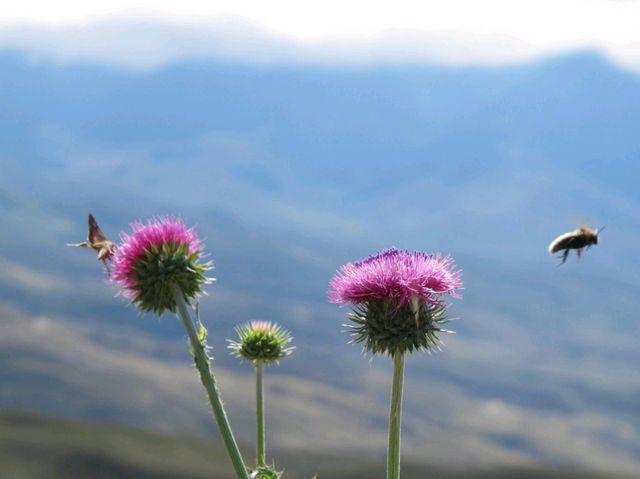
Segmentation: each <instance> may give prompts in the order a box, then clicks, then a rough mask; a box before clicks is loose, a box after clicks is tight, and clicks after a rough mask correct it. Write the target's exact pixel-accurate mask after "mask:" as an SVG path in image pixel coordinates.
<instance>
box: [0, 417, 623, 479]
mask: <svg viewBox="0 0 640 479" xmlns="http://www.w3.org/2000/svg"><path fill="white" fill-rule="evenodd" d="M250 457H251V453H250V452H248V451H245V460H251V459H249V458H250ZM279 458H282V464H280V466H281V467H282V468H284V469H285V474H284V477H285V478H289V479H301V478H304V477H307V478H308V477H311V476H312V475H313V474H315V473H317V474H318V478H319V479H366V478H370V477H373V476H376V477H377V476H380V474H381V473H382V474H383V472H382V471H384V463H381V462H373V461H370V460H367V459H359V458H358V457H346V456H342V457H341V456H329V455H321V454H318V455H309V454H306V455H301V454H295V455H292V454H291V453H287V452H284V453H282V452H280V453H279ZM402 473H403V476H402V477H403V478H406V479H414V478H415V479H418V478H420V479H429V478H432V479H436V478H438V479H462V478H464V479H490V478H491V479H500V478H505V479H507V478H508V479H605V478H606V479H625V478H624V477H623V476H614V475H597V474H590V473H588V472H584V471H571V470H558V469H543V468H538V469H524V468H521V469H516V468H511V469H492V470H474V469H465V470H461V471H455V470H448V471H447V470H442V469H434V468H430V467H427V466H420V467H418V466H416V465H413V464H406V465H405V467H404V468H403V472H402ZM0 475H1V476H2V477H7V478H11V479H86V478H91V479H131V478H136V479H147V478H148V479H205V478H208V479H229V478H230V477H232V476H233V470H232V469H231V467H230V466H229V464H228V460H227V457H226V453H225V451H224V448H223V446H222V444H220V443H218V442H213V441H206V440H202V439H194V438H190V437H186V436H185V437H177V436H168V435H159V434H153V433H149V432H145V431H142V430H138V429H132V428H126V427H115V426H108V425H104V424H102V425H100V424H97V423H82V422H78V421H61V420H57V419H51V418H47V417H44V416H36V415H32V414H25V413H17V412H13V413H9V412H4V413H2V414H0ZM629 479H630V478H629Z"/></svg>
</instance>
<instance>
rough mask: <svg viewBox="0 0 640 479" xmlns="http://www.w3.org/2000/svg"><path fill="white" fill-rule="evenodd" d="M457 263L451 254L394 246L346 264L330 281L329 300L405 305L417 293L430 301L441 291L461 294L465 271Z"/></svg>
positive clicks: (453, 294)
mask: <svg viewBox="0 0 640 479" xmlns="http://www.w3.org/2000/svg"><path fill="white" fill-rule="evenodd" d="M454 267H455V265H454V262H453V259H452V258H451V257H449V256H441V255H439V254H435V255H429V254H425V253H422V252H419V251H416V252H413V253H411V252H409V251H403V250H399V249H396V248H390V249H387V250H384V251H381V252H379V253H377V254H375V255H373V256H369V257H368V258H366V259H364V260H360V261H357V262H355V263H347V264H345V265H344V266H342V268H340V271H339V272H338V273H337V274H336V275H335V276H334V277H333V279H332V280H331V282H330V283H329V288H330V291H329V301H330V302H332V303H337V304H345V303H353V304H361V303H364V302H367V301H373V300H381V301H392V302H395V303H397V304H398V305H399V306H402V305H405V304H407V303H408V302H409V301H410V300H411V298H414V297H418V298H419V299H421V300H423V301H427V302H430V303H435V302H437V300H436V299H435V298H436V297H435V295H439V294H450V295H451V296H453V297H460V296H459V295H458V294H457V293H456V291H457V290H459V289H462V279H461V272H460V271H459V270H455V269H454Z"/></svg>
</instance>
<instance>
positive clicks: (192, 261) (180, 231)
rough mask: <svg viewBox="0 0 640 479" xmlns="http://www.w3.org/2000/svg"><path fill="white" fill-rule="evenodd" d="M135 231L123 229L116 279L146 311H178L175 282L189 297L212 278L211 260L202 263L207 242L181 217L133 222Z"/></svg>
mask: <svg viewBox="0 0 640 479" xmlns="http://www.w3.org/2000/svg"><path fill="white" fill-rule="evenodd" d="M131 228H132V229H133V233H132V234H127V233H124V232H123V233H121V235H120V236H121V240H122V242H121V244H120V245H118V247H117V248H116V251H115V253H114V256H113V272H112V275H111V279H112V281H113V282H114V283H115V284H117V285H118V286H119V287H120V288H121V290H122V293H123V294H124V295H125V296H126V297H128V298H130V299H131V301H132V302H133V303H134V304H136V305H138V306H139V307H140V308H141V309H142V310H143V311H154V312H156V313H158V314H162V312H164V310H165V309H168V310H170V311H172V312H175V307H176V304H175V300H174V299H173V295H172V294H171V285H172V284H177V285H178V286H179V287H180V289H181V290H182V292H183V294H184V295H185V298H186V299H187V300H189V299H190V298H194V297H196V296H197V295H198V294H199V293H200V292H202V285H203V284H205V283H208V282H210V280H209V279H208V278H207V277H205V276H204V273H205V272H206V271H207V270H208V269H210V263H199V262H198V261H199V259H200V257H201V254H202V250H203V244H202V242H201V241H200V239H199V238H198V236H197V235H196V233H195V231H194V229H193V228H187V226H186V225H185V224H184V222H183V221H182V220H181V219H177V218H171V217H158V218H151V219H150V220H149V221H148V222H147V224H144V223H141V222H139V221H137V222H134V223H132V224H131Z"/></svg>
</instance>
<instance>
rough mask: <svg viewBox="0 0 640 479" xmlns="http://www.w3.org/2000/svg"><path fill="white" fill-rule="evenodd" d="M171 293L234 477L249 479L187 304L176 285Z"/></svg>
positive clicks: (204, 345)
mask: <svg viewBox="0 0 640 479" xmlns="http://www.w3.org/2000/svg"><path fill="white" fill-rule="evenodd" d="M171 292H172V293H173V297H174V299H175V301H176V305H177V306H178V312H177V315H178V317H179V318H180V319H181V320H182V323H183V324H184V327H185V329H186V330H187V335H188V336H189V342H190V344H191V350H192V354H193V361H194V362H195V365H196V368H197V369H198V372H199V373H200V381H202V385H203V386H204V388H205V390H206V391H207V395H208V396H209V402H210V403H211V409H212V411H213V415H214V417H215V420H216V423H217V424H218V429H219V430H220V434H221V435H222V439H223V441H224V444H225V446H226V447H227V452H228V453H229V457H230V458H231V463H232V464H233V468H234V469H235V471H236V476H237V477H238V479H249V474H248V472H247V468H246V466H245V464H244V461H243V460H242V455H241V454H240V449H238V444H237V443H236V440H235V438H234V437H233V432H232V431H231V426H230V425H229V421H228V419H227V414H226V413H225V411H224V406H223V405H222V399H221V398H220V392H219V391H218V386H217V384H216V381H215V378H214V377H213V374H212V373H211V365H210V359H209V355H208V353H207V350H206V343H205V342H204V340H201V339H200V338H199V337H198V333H197V332H196V328H195V326H194V324H193V320H192V319H191V315H190V314H189V309H188V307H187V303H186V301H185V299H184V295H183V293H182V291H181V290H180V288H179V287H178V286H177V285H176V284H173V285H172V286H171Z"/></svg>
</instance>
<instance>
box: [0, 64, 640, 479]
mask: <svg viewBox="0 0 640 479" xmlns="http://www.w3.org/2000/svg"><path fill="white" fill-rule="evenodd" d="M638 98H640V78H639V77H637V76H634V75H633V74H630V73H628V72H625V71H622V70H619V69H616V68H615V67H613V66H612V65H610V64H608V63H607V62H606V61H604V60H603V59H602V58H601V57H599V56H598V55H596V54H593V53H590V52H580V53H575V54H571V55H567V56H563V57H558V58H552V59H547V60H545V61H541V62H538V63H535V64H526V65H519V66H510V67H500V68H451V67H442V66H397V67H393V68H391V67H385V68H382V67H367V68H365V67H361V68H348V67H340V68H338V67H335V68H329V67H309V66H306V67H304V68H302V67H294V66H286V65H270V66H265V65H261V66H256V65H250V64H237V63H228V62H218V63H216V62H204V61H203V62H191V63H181V64H175V65H173V66H170V67H166V68H163V69H157V70H149V71H135V72H133V71H128V70H124V69H115V68H111V67H106V66H104V65H100V64H90V63H67V64H51V63H43V62H34V61H32V60H29V58H27V57H25V56H24V55H22V54H21V53H20V52H4V53H1V54H0V106H1V108H0V162H1V168H2V169H1V173H0V213H1V214H0V271H1V272H2V274H1V275H0V328H2V329H1V330H0V343H1V345H2V347H1V348H0V351H1V352H0V365H1V367H0V380H1V383H0V385H1V389H0V406H2V407H4V408H25V409H29V410H36V411H40V412H46V413H50V414H54V415H58V416H64V417H71V418H84V419H92V420H104V421H119V422H122V423H127V424H132V425H136V426H144V427H147V428H152V429H156V430H161V431H172V432H175V431H178V432H189V433H203V434H210V433H211V430H212V429H213V425H212V424H211V421H210V419H209V415H208V413H207V410H206V407H205V405H204V399H203V395H202V393H201V391H200V390H199V386H198V384H197V380H196V377H195V374H193V371H192V370H191V368H190V366H189V364H188V356H187V353H186V350H185V347H184V338H183V334H182V331H181V328H180V325H179V324H178V323H177V321H174V320H173V318H171V317H165V318H162V319H160V320H157V319H156V318H153V317H140V316H139V315H138V314H137V313H136V311H135V310H134V309H133V308H132V307H126V306H125V301H124V300H123V299H122V298H114V294H115V291H114V289H113V288H112V287H111V286H110V285H108V284H105V281H104V279H105V276H104V275H103V273H102V271H101V269H102V268H101V267H100V265H99V264H98V263H97V262H96V261H95V259H94V258H93V257H92V254H91V253H89V252H87V251H86V250H76V249H72V248H67V247H65V246H64V245H65V243H67V242H79V241H81V240H83V238H84V236H85V235H86V214H87V212H88V211H91V212H93V213H94V215H95V216H96V218H97V219H98V221H99V222H100V224H101V226H102V228H103V230H104V231H105V232H106V233H107V234H108V235H109V236H111V237H114V238H117V236H118V232H119V231H120V230H124V229H127V224H128V223H129V222H130V221H133V220H136V219H145V218H147V217H149V216H151V215H154V214H176V215H180V216H182V217H183V218H185V220H186V221H187V222H188V223H189V224H196V225H197V227H198V231H199V233H200V234H201V235H202V236H203V237H204V238H205V239H206V244H207V250H208V252H210V254H211V259H213V260H214V262H215V266H216V269H215V271H214V275H215V276H216V278H217V281H216V283H214V284H213V285H212V286H211V287H210V288H209V290H208V292H209V296H207V297H205V298H204V299H203V301H202V303H203V304H202V311H203V315H204V319H205V321H206V322H207V325H208V327H209V332H210V337H211V342H212V345H213V347H214V356H215V361H216V367H218V368H219V370H220V371H221V374H222V376H223V378H224V380H223V385H222V388H223V395H225V398H226V399H227V402H228V405H229V408H230V409H231V411H232V415H233V418H235V422H234V425H236V424H237V427H238V429H239V430H240V431H241V437H242V438H244V439H245V440H246V441H251V438H252V432H251V428H252V419H251V413H250V412H251V394H247V391H248V390H250V388H251V377H250V372H251V371H250V368H249V366H248V365H246V364H240V365H238V364H236V361H235V360H233V359H232V358H229V357H228V356H227V354H226V351H225V338H230V337H232V336H233V334H234V332H233V328H234V326H235V325H237V324H238V323H240V322H243V321H246V320H248V319H257V318H259V319H271V320H276V321H278V322H279V323H281V324H283V325H284V326H285V327H286V328H288V329H290V330H291V331H292V332H293V334H294V336H295V344H296V346H297V350H296V352H295V354H294V355H293V356H292V358H290V359H288V360H287V361H284V362H283V364H282V365H280V366H278V367H277V368H272V369H271V370H270V371H269V376H268V378H267V381H268V383H269V381H271V382H270V383H269V384H270V386H269V387H270V390H269V397H268V399H267V401H268V407H271V408H272V414H271V415H270V416H269V420H270V421H271V424H270V426H269V427H270V430H269V431H270V434H272V435H273V442H274V444H276V445H277V446H278V447H282V448H293V449H306V450H308V451H310V450H313V451H326V452H332V451H345V450H352V451H357V452H363V453H366V454H370V455H372V456H376V455H379V454H381V453H382V452H383V451H384V444H385V439H384V435H385V430H386V404H387V401H388V397H387V396H388V388H389V386H390V385H389V381H390V371H389V364H388V362H389V361H386V360H385V359H382V358H374V359H370V358H367V357H364V358H363V357H362V355H361V352H360V350H359V347H353V346H348V345H346V343H347V341H348V337H347V336H346V335H345V334H344V333H343V332H342V329H343V327H342V326H341V324H342V323H343V322H344V321H345V319H344V318H345V314H346V312H347V310H345V309H340V308H338V307H335V306H333V305H329V304H327V302H326V289H327V283H328V281H329V279H330V277H331V276H332V274H333V273H334V272H335V270H336V268H338V267H339V265H341V264H343V263H345V262H347V261H350V260H355V259H358V258H360V257H363V256H366V255H368V254H370V253H372V252H374V251H376V250H378V249H382V248H385V247H389V246H397V247H401V248H408V249H421V250H425V251H441V252H444V253H449V254H452V255H453V256H454V257H455V259H456V261H457V263H458V265H459V266H460V267H461V268H462V269H463V270H464V281H465V295H464V296H465V298H464V300H462V301H456V302H455V304H453V305H452V310H451V311H452V315H453V316H456V317H459V318H460V321H457V322H456V323H454V329H455V330H456V333H457V334H456V335H452V336H450V337H446V338H445V343H446V347H445V348H444V352H443V353H437V354H432V355H415V356H413V357H411V358H410V360H409V363H408V370H407V380H406V387H407V390H406V409H405V411H406V413H405V416H404V420H405V428H404V432H403V434H404V436H403V451H404V452H406V454H407V455H408V456H411V457H413V458H418V459H421V460H428V461H431V462H433V463H440V464H442V465H445V466H451V465H455V466H465V465H468V464H474V465H478V464H488V465H492V464H501V465H532V464H537V463H548V464H555V465H561V466H567V467H573V466H575V467H580V468H583V469H594V470H601V471H610V472H621V473H625V472H626V473H630V472H633V471H637V470H638V468H640V403H639V402H638V397H640V372H639V371H638V364H640V348H639V347H638V341H637V338H638V335H639V334H640V322H639V321H638V313H637V311H639V310H640V298H639V296H638V285H639V284H640V281H639V280H640V273H639V272H638V271H639V267H640V247H639V243H638V241H637V238H638V237H640V208H639V205H640V193H639V190H638V178H640V163H639V162H638V156H640V136H639V135H638V133H637V128H638V127H637V125H638V124H640V102H639V101H638ZM583 221H586V222H589V223H590V224H591V225H592V226H594V227H598V226H603V225H606V226H607V229H606V230H605V231H604V232H603V234H602V236H601V244H600V245H598V246H597V247H595V248H594V249H592V250H591V251H589V252H588V253H586V254H585V255H584V257H583V259H582V260H581V261H580V262H577V261H576V259H575V258H574V257H571V258H570V260H569V261H568V262H567V264H565V265H563V266H562V267H557V264H558V261H557V260H556V259H554V258H552V257H550V256H549V255H548V254H547V252H546V247H547V245H548V244H549V242H550V241H551V240H552V239H553V238H554V237H555V236H557V235H559V234H561V233H564V232H566V231H569V230H572V229H574V228H575V227H576V226H579V225H580V223H581V222H583ZM225 388H226V389H225ZM168 411H170V412H171V413H168ZM233 418H232V420H233ZM303 439H304V440H303Z"/></svg>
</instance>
